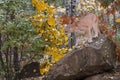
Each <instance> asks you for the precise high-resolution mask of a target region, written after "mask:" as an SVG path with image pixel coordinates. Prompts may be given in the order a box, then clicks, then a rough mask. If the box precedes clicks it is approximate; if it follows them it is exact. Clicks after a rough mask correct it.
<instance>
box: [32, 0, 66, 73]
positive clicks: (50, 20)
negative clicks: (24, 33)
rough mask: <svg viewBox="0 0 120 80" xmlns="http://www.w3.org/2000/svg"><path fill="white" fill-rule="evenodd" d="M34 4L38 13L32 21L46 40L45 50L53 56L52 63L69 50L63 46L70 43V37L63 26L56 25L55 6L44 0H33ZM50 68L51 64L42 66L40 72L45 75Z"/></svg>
mask: <svg viewBox="0 0 120 80" xmlns="http://www.w3.org/2000/svg"><path fill="white" fill-rule="evenodd" d="M32 5H33V6H34V7H35V8H36V11H37V13H36V14H35V15H34V16H33V17H32V19H30V21H31V23H32V25H33V26H34V27H35V28H36V30H37V31H36V32H37V33H38V35H39V34H40V35H41V39H42V40H43V41H44V44H45V49H44V51H43V52H44V53H45V54H47V55H50V56H52V59H51V63H55V62H57V61H59V60H60V59H61V58H62V57H63V56H64V55H65V53H66V52H67V51H68V49H67V48H64V47H62V46H63V45H64V46H66V45H67V44H68V37H67V35H65V31H64V28H63V26H61V25H60V26H57V25H56V19H55V18H54V16H53V14H54V9H53V8H51V7H50V6H49V5H48V4H47V3H45V2H44V0H32ZM43 64H44V63H43ZM49 69H50V65H49V64H47V65H45V66H42V67H41V68H40V73H41V74H43V75H44V74H45V73H46V72H48V71H49Z"/></svg>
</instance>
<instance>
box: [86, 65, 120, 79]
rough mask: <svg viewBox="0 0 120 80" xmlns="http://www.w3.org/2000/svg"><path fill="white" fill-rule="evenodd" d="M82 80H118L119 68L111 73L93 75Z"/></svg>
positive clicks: (119, 75)
mask: <svg viewBox="0 0 120 80" xmlns="http://www.w3.org/2000/svg"><path fill="white" fill-rule="evenodd" d="M84 80H120V66H118V67H117V68H116V69H114V70H113V71H111V72H105V73H102V74H97V75H93V76H90V77H88V78H86V79H84Z"/></svg>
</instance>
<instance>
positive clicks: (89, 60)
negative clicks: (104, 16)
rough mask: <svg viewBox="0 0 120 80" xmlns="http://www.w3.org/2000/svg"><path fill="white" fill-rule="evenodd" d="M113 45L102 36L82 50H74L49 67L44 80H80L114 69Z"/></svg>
mask: <svg viewBox="0 0 120 80" xmlns="http://www.w3.org/2000/svg"><path fill="white" fill-rule="evenodd" d="M115 63H116V55H115V45H114V44H113V42H112V41H111V40H109V39H107V38H106V37H104V36H101V37H99V39H98V40H96V41H95V42H94V43H91V44H90V45H88V46H86V47H84V48H83V49H75V50H73V51H72V52H69V53H67V54H66V55H65V57H63V58H62V59H61V60H60V61H59V62H58V63H57V64H56V65H54V66H53V67H51V69H50V71H49V72H48V73H47V74H46V75H45V78H44V79H45V80H81V79H83V78H85V77H87V76H90V75H94V74H98V73H102V72H104V71H108V70H111V69H113V68H114V65H115Z"/></svg>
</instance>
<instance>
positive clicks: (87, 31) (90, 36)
mask: <svg viewBox="0 0 120 80" xmlns="http://www.w3.org/2000/svg"><path fill="white" fill-rule="evenodd" d="M86 33H87V36H88V42H93V40H92V33H91V28H90V27H88V28H87V30H86Z"/></svg>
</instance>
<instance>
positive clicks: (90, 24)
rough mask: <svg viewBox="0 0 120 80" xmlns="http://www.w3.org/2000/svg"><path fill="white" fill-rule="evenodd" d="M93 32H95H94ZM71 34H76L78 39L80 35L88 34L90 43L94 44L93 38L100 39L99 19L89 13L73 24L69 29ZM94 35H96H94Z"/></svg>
mask: <svg viewBox="0 0 120 80" xmlns="http://www.w3.org/2000/svg"><path fill="white" fill-rule="evenodd" d="M92 30H93V32H92ZM69 32H75V33H76V39H78V37H79V36H78V35H79V34H80V35H81V34H86V35H87V38H88V42H93V40H92V38H93V37H98V34H99V32H100V31H99V28H98V18H97V16H96V15H95V14H93V13H89V14H87V15H86V16H84V17H83V18H81V19H79V20H77V21H75V22H73V23H72V24H71V27H70V29H69ZM93 34H94V35H93ZM76 44H77V41H76Z"/></svg>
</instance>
